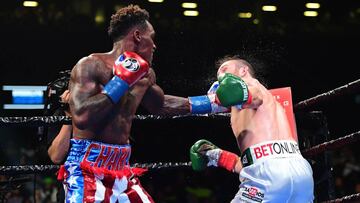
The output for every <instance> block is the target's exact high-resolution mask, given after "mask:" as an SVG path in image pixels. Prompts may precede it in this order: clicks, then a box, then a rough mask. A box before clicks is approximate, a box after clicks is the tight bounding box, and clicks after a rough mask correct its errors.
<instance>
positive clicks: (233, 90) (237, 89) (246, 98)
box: [216, 73, 251, 108]
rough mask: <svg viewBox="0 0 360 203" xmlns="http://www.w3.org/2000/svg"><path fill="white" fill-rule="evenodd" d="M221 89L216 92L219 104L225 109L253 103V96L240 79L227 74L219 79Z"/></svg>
mask: <svg viewBox="0 0 360 203" xmlns="http://www.w3.org/2000/svg"><path fill="white" fill-rule="evenodd" d="M219 82H220V84H219V88H218V89H217V90H216V95H217V98H218V102H219V103H221V105H223V106H225V107H229V106H235V105H236V106H237V107H238V108H239V107H241V106H242V105H243V104H249V103H251V94H250V92H249V90H248V86H247V84H246V83H245V82H244V81H243V80H242V79H241V78H239V77H237V76H235V75H232V74H230V73H225V74H224V75H223V76H222V77H220V78H219Z"/></svg>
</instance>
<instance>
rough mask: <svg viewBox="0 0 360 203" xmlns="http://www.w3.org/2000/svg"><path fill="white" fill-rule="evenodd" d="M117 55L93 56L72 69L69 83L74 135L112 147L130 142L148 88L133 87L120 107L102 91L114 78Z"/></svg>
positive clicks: (122, 99)
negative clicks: (131, 131) (133, 125)
mask: <svg viewBox="0 0 360 203" xmlns="http://www.w3.org/2000/svg"><path fill="white" fill-rule="evenodd" d="M114 61H115V56H114V55H113V54H109V53H103V54H92V55H90V56H88V57H85V58H83V59H81V60H80V61H79V62H78V63H77V64H76V66H75V67H74V68H73V70H72V73H71V80H70V91H71V99H70V108H71V112H72V116H73V126H74V132H75V133H74V136H75V137H77V138H80V139H93V140H97V141H101V142H104V143H110V144H127V143H129V136H130V129H131V124H132V120H133V118H134V117H135V112H136V109H137V107H138V106H139V104H140V102H141V99H142V97H143V96H144V94H145V92H146V90H147V87H143V86H141V83H139V84H140V85H134V86H133V87H132V88H131V89H130V91H129V92H128V93H126V94H125V95H124V96H123V97H122V98H121V100H120V101H119V102H118V103H117V104H112V102H111V100H110V99H109V98H107V96H106V95H105V94H102V93H101V91H102V89H103V87H104V86H105V84H106V83H107V82H108V81H109V80H110V79H111V78H112V77H113V74H112V65H113V62H114Z"/></svg>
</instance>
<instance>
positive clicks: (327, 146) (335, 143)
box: [301, 131, 360, 157]
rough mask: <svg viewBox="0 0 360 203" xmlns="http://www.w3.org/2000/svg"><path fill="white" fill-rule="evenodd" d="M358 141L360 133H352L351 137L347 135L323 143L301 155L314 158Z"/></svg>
mask: <svg viewBox="0 0 360 203" xmlns="http://www.w3.org/2000/svg"><path fill="white" fill-rule="evenodd" d="M358 140H360V131H357V132H355V133H351V134H350V135H346V136H344V137H340V138H338V139H335V140H331V141H328V142H324V143H321V144H319V145H315V146H313V147H311V148H309V149H305V150H303V151H301V154H302V155H304V156H307V157H309V156H314V155H316V154H319V153H321V152H324V151H326V150H334V149H337V148H340V147H342V146H344V145H346V144H349V143H353V142H356V141H358Z"/></svg>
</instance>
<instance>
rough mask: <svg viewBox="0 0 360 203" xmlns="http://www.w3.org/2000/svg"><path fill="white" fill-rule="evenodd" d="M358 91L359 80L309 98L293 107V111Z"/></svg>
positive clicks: (359, 87)
mask: <svg viewBox="0 0 360 203" xmlns="http://www.w3.org/2000/svg"><path fill="white" fill-rule="evenodd" d="M359 89H360V79H358V80H355V81H353V82H350V83H348V84H346V85H343V86H341V87H338V88H336V89H333V90H330V91H328V92H325V93H322V94H319V95H317V96H315V97H311V98H309V99H306V100H304V101H301V102H299V103H297V104H295V105H294V109H295V110H302V109H304V108H306V107H309V106H312V105H314V104H317V103H319V102H323V101H328V100H330V99H333V98H335V97H338V96H342V95H344V94H349V93H354V92H356V91H358V90H359Z"/></svg>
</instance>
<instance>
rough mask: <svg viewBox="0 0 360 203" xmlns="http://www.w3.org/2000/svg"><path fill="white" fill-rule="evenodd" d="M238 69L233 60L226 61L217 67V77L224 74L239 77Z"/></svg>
mask: <svg viewBox="0 0 360 203" xmlns="http://www.w3.org/2000/svg"><path fill="white" fill-rule="evenodd" d="M240 68H241V67H239V64H238V63H237V61H235V60H230V61H226V62H224V63H223V64H221V66H220V67H219V69H218V71H217V77H218V78H219V77H220V76H222V75H224V74H225V73H231V74H233V75H236V76H239V77H240V71H239V70H240Z"/></svg>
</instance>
